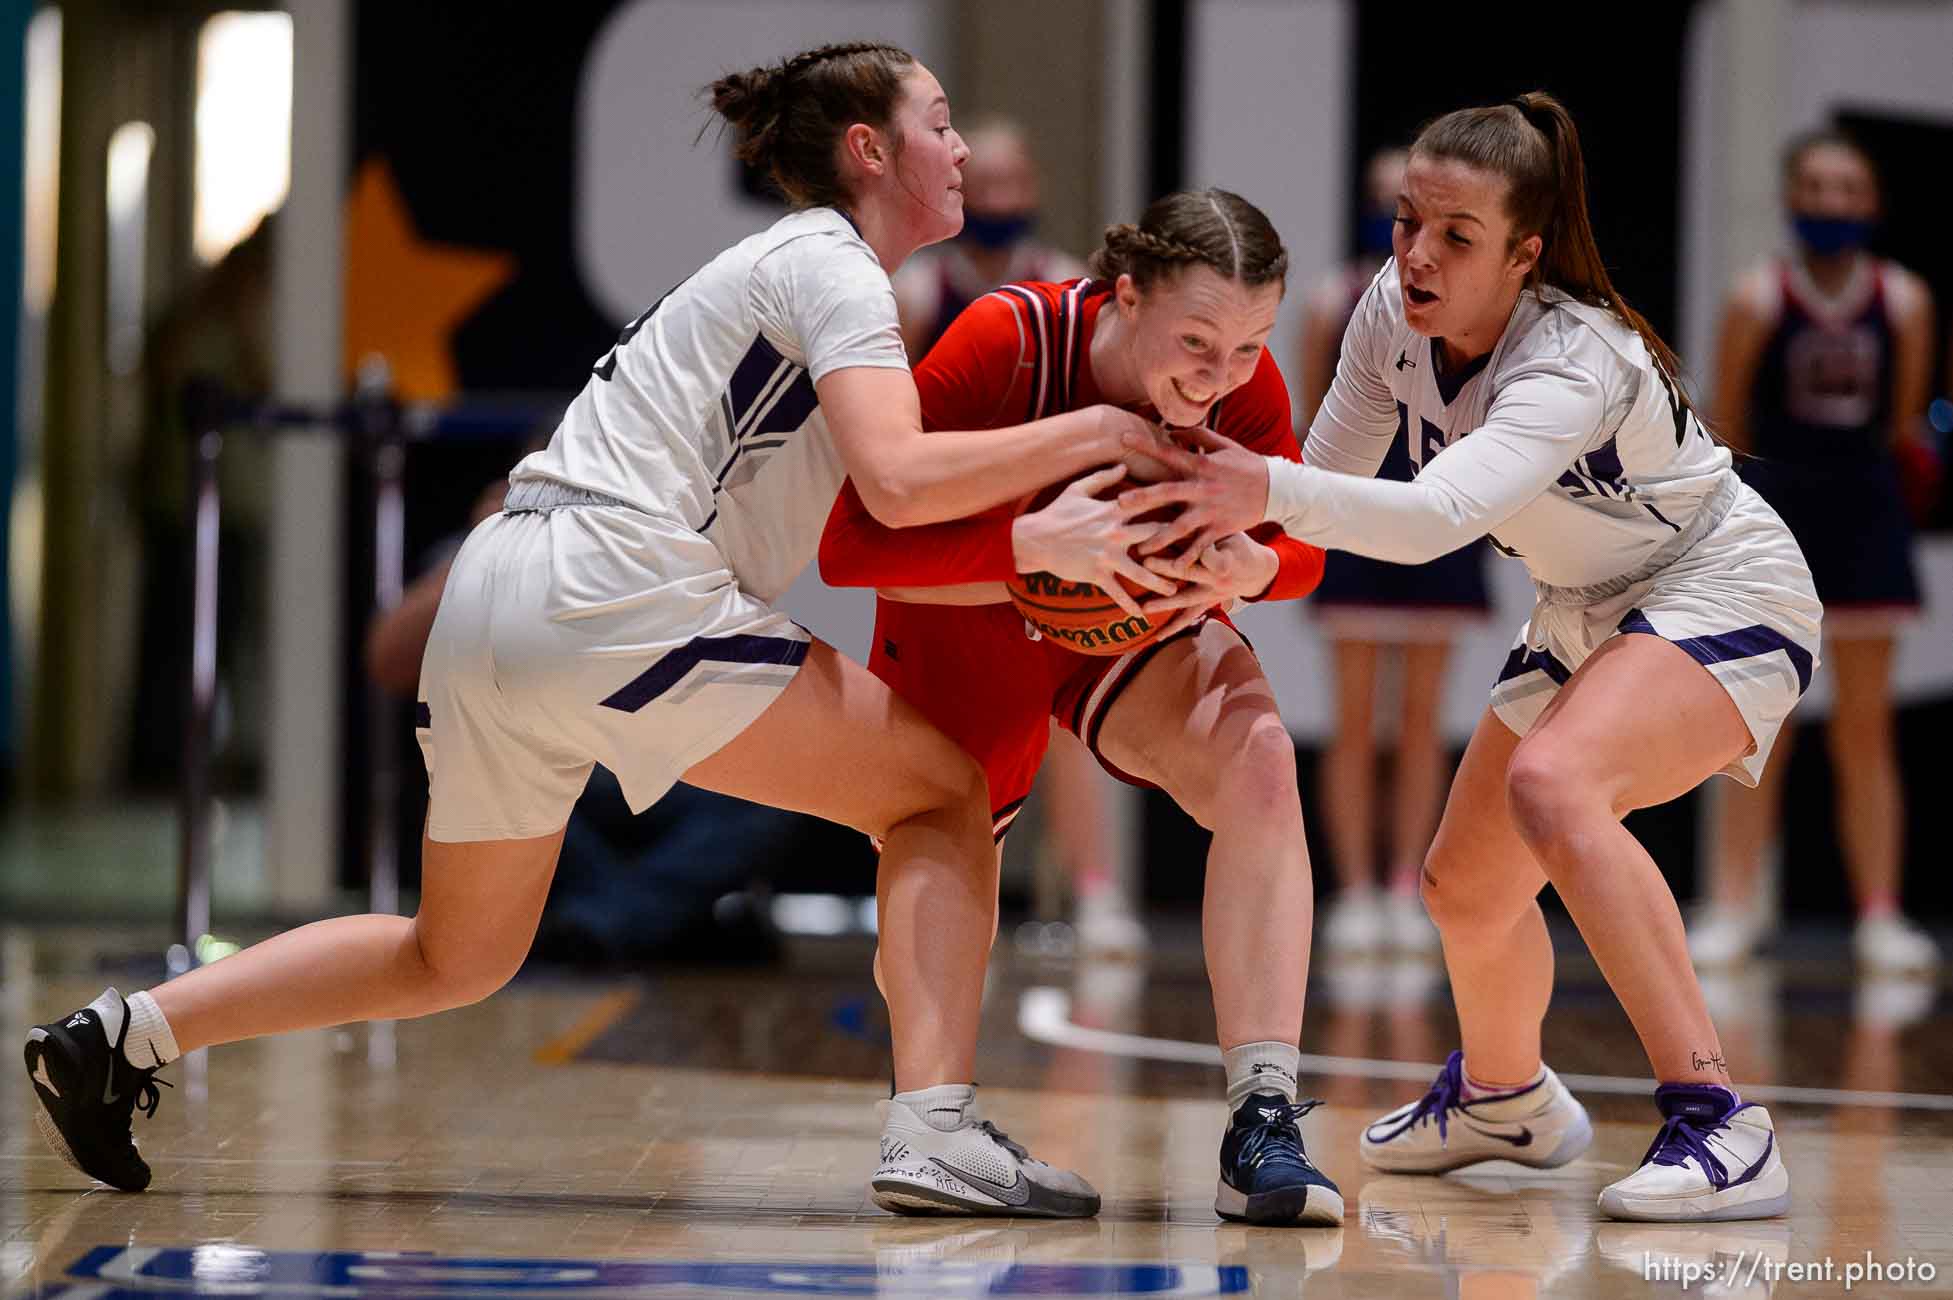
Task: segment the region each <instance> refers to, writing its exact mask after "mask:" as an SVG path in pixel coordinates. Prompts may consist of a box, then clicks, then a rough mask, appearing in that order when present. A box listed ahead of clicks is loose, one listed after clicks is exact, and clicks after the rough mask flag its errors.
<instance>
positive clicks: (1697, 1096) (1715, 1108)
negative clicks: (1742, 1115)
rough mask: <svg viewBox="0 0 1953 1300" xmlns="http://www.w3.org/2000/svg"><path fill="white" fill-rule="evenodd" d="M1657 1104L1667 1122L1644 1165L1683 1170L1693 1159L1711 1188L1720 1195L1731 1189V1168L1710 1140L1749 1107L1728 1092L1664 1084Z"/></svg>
mask: <svg viewBox="0 0 1953 1300" xmlns="http://www.w3.org/2000/svg"><path fill="white" fill-rule="evenodd" d="M1731 1103H1735V1104H1731ZM1655 1104H1656V1105H1657V1106H1659V1107H1660V1108H1661V1111H1662V1114H1663V1115H1665V1116H1666V1117H1667V1118H1666V1120H1665V1121H1664V1122H1663V1124H1662V1126H1661V1132H1659V1133H1657V1134H1655V1140H1654V1142H1653V1143H1652V1144H1650V1145H1649V1147H1648V1151H1647V1154H1646V1155H1644V1156H1642V1157H1641V1163H1642V1164H1644V1165H1645V1164H1651V1163H1652V1164H1657V1165H1672V1166H1676V1167H1680V1166H1683V1165H1686V1164H1687V1163H1688V1162H1689V1161H1690V1160H1691V1159H1693V1160H1694V1161H1695V1162H1696V1163H1697V1164H1698V1165H1700V1166H1701V1168H1702V1172H1703V1174H1705V1175H1706V1176H1707V1177H1708V1179H1709V1186H1711V1187H1713V1188H1715V1189H1716V1190H1717V1191H1719V1192H1720V1191H1722V1190H1723V1189H1725V1188H1727V1187H1728V1186H1729V1167H1728V1166H1727V1165H1725V1164H1723V1162H1722V1160H1721V1158H1720V1157H1718V1156H1717V1155H1716V1153H1715V1152H1714V1151H1712V1150H1711V1149H1710V1148H1709V1138H1710V1137H1711V1136H1712V1135H1713V1134H1714V1133H1716V1132H1717V1131H1718V1130H1719V1129H1722V1128H1726V1127H1727V1126H1728V1124H1729V1121H1730V1120H1731V1119H1733V1118H1735V1116H1736V1114H1737V1113H1738V1112H1739V1111H1742V1110H1746V1109H1748V1103H1744V1102H1742V1101H1741V1100H1740V1099H1738V1098H1737V1096H1736V1094H1735V1093H1733V1092H1730V1091H1728V1090H1727V1089H1724V1088H1717V1087H1712V1086H1706V1085H1694V1084H1663V1085H1662V1086H1661V1087H1659V1088H1657V1089H1655ZM1759 1163H1760V1162H1759ZM1752 1172H1754V1171H1752ZM1744 1177H1745V1178H1748V1177H1749V1175H1748V1174H1746V1175H1744Z"/></svg>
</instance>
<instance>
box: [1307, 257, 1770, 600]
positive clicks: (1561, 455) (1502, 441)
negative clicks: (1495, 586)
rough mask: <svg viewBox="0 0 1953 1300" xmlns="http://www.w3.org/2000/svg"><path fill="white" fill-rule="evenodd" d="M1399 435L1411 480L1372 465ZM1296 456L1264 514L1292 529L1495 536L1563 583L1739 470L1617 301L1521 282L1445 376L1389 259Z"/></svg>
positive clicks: (1446, 546) (1634, 546)
mask: <svg viewBox="0 0 1953 1300" xmlns="http://www.w3.org/2000/svg"><path fill="white" fill-rule="evenodd" d="M1394 438H1403V439H1405V440H1406V443H1407V446H1408V450H1409V452H1410V459H1411V464H1412V465H1413V466H1415V467H1416V468H1417V477H1416V479H1415V481H1414V482H1412V483H1409V484H1405V483H1396V482H1379V481H1373V479H1372V476H1373V475H1375V473H1376V471H1377V467H1378V466H1379V465H1380V464H1381V463H1382V461H1383V458H1384V454H1385V452H1386V451H1388V450H1389V448H1390V445H1391V440H1392V439H1394ZM1302 456H1303V460H1304V462H1305V463H1306V464H1307V465H1308V466H1311V467H1314V468H1313V469H1312V470H1310V469H1304V467H1303V466H1301V465H1275V466H1273V467H1272V468H1271V470H1270V483H1269V503H1268V517H1269V518H1270V519H1273V520H1276V521H1278V522H1280V523H1281V524H1282V525H1283V527H1284V528H1285V529H1286V530H1287V531H1288V533H1289V534H1290V535H1291V536H1294V537H1297V538H1300V539H1302V540H1304V541H1308V542H1314V543H1316V544H1317V545H1320V546H1328V547H1335V548H1337V549H1340V550H1347V551H1354V552H1356V553H1358V554H1360V555H1369V556H1375V557H1376V558H1379V559H1384V560H1395V561H1399V562H1402V563H1411V564H1414V563H1421V562H1423V561H1425V560H1429V559H1432V558H1435V557H1436V556H1439V555H1443V554H1445V553H1446V552H1448V551H1452V550H1455V549H1456V548H1458V547H1460V546H1463V545H1465V544H1466V543H1467V542H1470V541H1472V540H1474V539H1476V538H1478V537H1484V536H1489V537H1490V538H1491V539H1492V542H1493V544H1494V545H1495V546H1497V547H1498V548H1499V550H1500V551H1502V552H1504V553H1505V554H1507V555H1516V556H1518V557H1519V558H1520V559H1522V560H1523V561H1525V563H1526V566H1527V567H1528V568H1529V569H1530V570H1531V571H1532V575H1533V577H1534V578H1535V579H1536V580H1537V581H1539V582H1541V583H1545V584H1548V585H1550V586H1556V587H1584V586H1587V585H1589V584H1593V583H1599V582H1605V581H1607V580H1610V579H1614V578H1618V577H1620V576H1621V575H1623V574H1626V573H1630V572H1633V571H1636V570H1638V569H1640V568H1642V567H1643V566H1644V565H1645V564H1646V563H1647V562H1648V561H1649V560H1650V558H1651V557H1654V556H1655V555H1656V554H1657V553H1658V552H1661V551H1662V550H1663V548H1664V546H1665V545H1666V544H1667V543H1669V542H1670V540H1671V539H1674V538H1676V537H1677V535H1678V534H1680V533H1681V532H1682V531H1683V530H1685V529H1687V528H1688V527H1689V525H1690V523H1691V521H1692V520H1693V518H1694V516H1695V514H1696V511H1697V510H1698V509H1699V508H1701V507H1702V506H1703V504H1704V503H1705V502H1707V501H1709V500H1710V499H1711V498H1712V497H1715V496H1716V495H1718V493H1723V494H1726V493H1727V492H1728V491H1729V490H1730V489H1731V487H1732V486H1733V483H1734V478H1735V476H1734V472H1733V471H1732V470H1731V469H1730V457H1729V453H1728V451H1727V450H1725V449H1724V448H1723V447H1721V446H1720V445H1719V444H1717V443H1716V442H1715V440H1714V439H1713V438H1711V437H1710V436H1709V435H1708V433H1707V432H1706V431H1705V430H1704V429H1703V428H1702V426H1701V425H1700V424H1699V423H1698V422H1697V421H1696V419H1695V418H1694V415H1693V414H1692V413H1691V412H1690V411H1689V409H1688V407H1687V406H1685V405H1684V404H1683V403H1682V402H1680V401H1679V400H1678V398H1677V397H1676V395H1675V390H1674V389H1673V387H1672V386H1671V385H1670V383H1669V381H1668V379H1667V378H1666V377H1665V376H1664V375H1663V373H1662V371H1661V368H1660V366H1659V365H1658V364H1657V363H1656V362H1655V360H1654V359H1653V358H1652V357H1651V356H1650V355H1649V353H1648V349H1647V347H1646V346H1645V345H1644V344H1643V343H1642V341H1641V338H1640V336H1639V335H1638V334H1636V333H1635V331H1634V330H1633V329H1631V328H1629V326H1628V325H1627V324H1625V323H1624V322H1623V321H1621V320H1620V319H1619V318H1618V317H1616V316H1615V315H1613V313H1611V312H1609V311H1606V310H1605V309H1603V308H1598V307H1589V306H1586V305H1584V304H1581V303H1577V302H1574V301H1572V300H1571V299H1569V298H1568V297H1567V296H1566V295H1565V294H1563V293H1561V292H1559V291H1558V290H1555V289H1551V288H1545V289H1540V290H1538V291H1534V290H1527V291H1525V292H1524V293H1522V294H1521V295H1520V297H1519V301H1518V305H1517V306H1516V307H1515V308H1514V309H1513V312H1512V317H1511V319H1510V320H1509V321H1508V322H1507V323H1506V328H1505V332H1504V333H1503V334H1501V335H1500V336H1499V340H1498V342H1497V344H1496V345H1494V347H1493V349H1492V351H1491V353H1490V354H1489V355H1488V356H1486V357H1484V358H1481V359H1480V360H1479V361H1478V362H1474V363H1473V364H1472V365H1471V366H1468V367H1466V368H1465V369H1464V370H1463V371H1461V372H1460V373H1458V374H1454V375H1441V374H1440V373H1439V372H1438V367H1437V365H1436V363H1435V359H1434V356H1433V346H1432V341H1431V340H1430V339H1428V338H1425V337H1424V336H1423V335H1420V334H1418V333H1416V332H1415V331H1413V330H1412V329H1411V328H1410V327H1409V326H1408V325H1406V324H1405V323H1404V311H1403V298H1402V291H1401V290H1400V288H1399V284H1398V274H1397V264H1396V261H1395V259H1392V260H1391V261H1389V262H1386V263H1385V264H1384V267H1383V270H1382V271H1380V272H1378V274H1377V277H1376V279H1374V280H1373V281H1371V284H1370V288H1369V290H1368V291H1367V292H1366V293H1365V294H1364V295H1363V298H1362V301H1361V302H1359V303H1358V304H1357V308H1356V312H1355V314H1354V315H1353V316H1352V317H1351V318H1350V324H1349V329H1348V331H1347V332H1346V333H1345V335H1344V337H1343V349H1342V358H1341V360H1340V362H1339V363H1338V365H1337V368H1336V378H1335V382H1334V383H1333V384H1332V385H1331V387H1330V390H1329V393H1328V396H1327V397H1326V398H1325V400H1324V401H1323V404H1322V409H1321V410H1320V411H1319V412H1318V413H1317V415H1316V418H1315V422H1314V424H1313V425H1312V426H1311V427H1310V430H1309V437H1308V441H1307V444H1306V445H1305V446H1304V447H1303V450H1302ZM1323 470H1328V471H1334V472H1333V473H1322V472H1320V471H1323ZM1350 476H1359V477H1350Z"/></svg>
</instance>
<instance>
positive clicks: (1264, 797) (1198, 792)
mask: <svg viewBox="0 0 1953 1300" xmlns="http://www.w3.org/2000/svg"><path fill="white" fill-rule="evenodd" d="M1185 784H1187V785H1188V786H1190V787H1191V788H1187V789H1182V790H1175V791H1173V792H1172V793H1173V794H1174V796H1175V799H1176V801H1177V802H1178V803H1179V804H1180V806H1181V807H1182V808H1183V809H1185V810H1186V813H1187V815H1188V816H1190V817H1192V818H1193V819H1194V820H1195V821H1197V822H1199V823H1200V824H1201V825H1202V826H1204V827H1206V828H1207V829H1208V830H1213V829H1214V828H1215V827H1216V826H1219V825H1222V824H1226V825H1241V824H1244V823H1246V824H1252V825H1259V826H1272V825H1280V824H1282V823H1284V822H1286V821H1291V820H1294V819H1296V818H1299V817H1300V816H1301V813H1302V797H1301V795H1300V794H1299V793H1298V792H1297V789H1296V780H1295V742H1294V740H1292V739H1291V738H1290V737H1289V734H1288V728H1287V727H1286V726H1284V725H1283V724H1282V720H1281V717H1280V716H1279V715H1278V714H1276V713H1274V712H1272V711H1271V712H1268V713H1264V714H1262V715H1260V716H1258V717H1257V718H1256V719H1255V720H1254V721H1253V722H1252V723H1250V724H1249V727H1248V734H1247V735H1246V736H1245V737H1244V738H1243V739H1242V741H1241V743H1240V744H1239V745H1236V746H1235V747H1234V748H1233V749H1232V750H1231V751H1230V752H1229V753H1228V754H1227V755H1226V756H1225V757H1224V758H1222V760H1221V761H1220V762H1219V763H1213V764H1207V765H1203V766H1202V767H1201V768H1200V770H1199V778H1198V780H1197V782H1187V783H1185Z"/></svg>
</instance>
